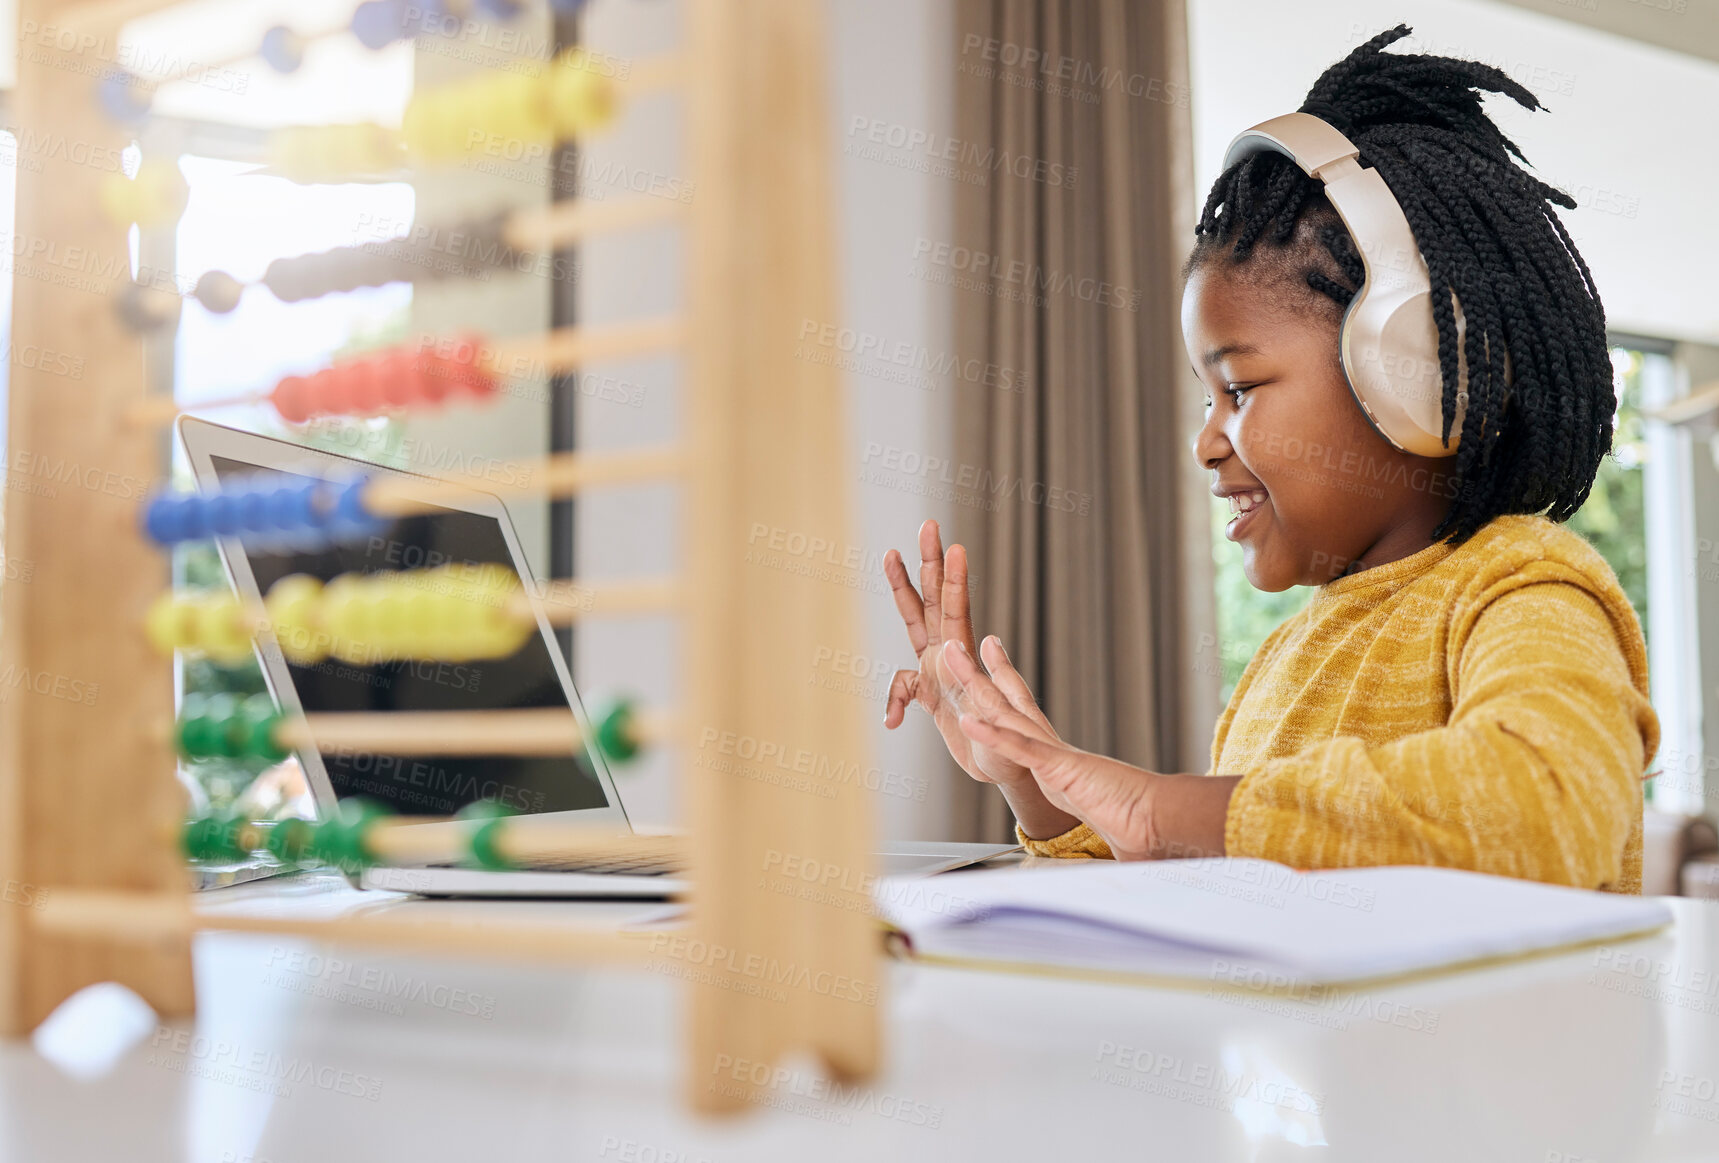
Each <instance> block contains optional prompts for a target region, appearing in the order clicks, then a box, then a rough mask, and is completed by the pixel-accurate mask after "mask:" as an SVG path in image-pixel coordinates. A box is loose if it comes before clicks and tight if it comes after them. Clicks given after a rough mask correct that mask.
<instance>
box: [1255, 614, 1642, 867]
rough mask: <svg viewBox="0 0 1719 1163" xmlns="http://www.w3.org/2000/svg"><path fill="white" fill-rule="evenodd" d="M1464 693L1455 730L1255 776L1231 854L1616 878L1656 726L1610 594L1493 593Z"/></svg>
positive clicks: (1267, 766)
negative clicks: (1611, 611) (1634, 676)
mask: <svg viewBox="0 0 1719 1163" xmlns="http://www.w3.org/2000/svg"><path fill="white" fill-rule="evenodd" d="M1452 692H1453V695H1452V697H1453V706H1452V710H1451V714H1450V718H1449V720H1448V721H1447V723H1446V725H1445V726H1443V727H1440V728H1437V729H1434V730H1430V731H1421V732H1418V733H1416V734H1413V735H1407V736H1404V737H1402V738H1398V739H1394V740H1389V741H1386V742H1384V743H1381V744H1379V745H1377V746H1371V747H1370V746H1368V745H1367V744H1366V743H1365V742H1364V741H1363V740H1361V739H1359V738H1355V737H1350V736H1339V737H1337V738H1334V739H1329V740H1326V741H1324V742H1321V743H1318V744H1315V745H1313V746H1311V747H1308V748H1306V749H1305V750H1302V751H1300V752H1298V753H1296V754H1294V755H1289V756H1284V757H1280V758H1277V759H1271V760H1267V761H1265V762H1263V763H1261V764H1260V765H1258V766H1256V767H1254V768H1253V769H1252V770H1250V771H1247V772H1244V773H1242V776H1243V778H1242V779H1241V781H1240V782H1239V783H1238V784H1237V785H1236V789H1235V792H1234V794H1233V795H1232V796H1231V799H1230V805H1229V810H1228V812H1227V814H1226V817H1225V829H1224V832H1225V835H1224V840H1225V850H1226V852H1227V853H1228V854H1229V855H1232V856H1257V857H1262V858H1264V859H1267V860H1275V861H1278V862H1280V863H1283V864H1288V865H1290V866H1292V867H1295V868H1332V867H1343V866H1354V865H1376V864H1438V865H1445V866H1449V867H1454V868H1466V869H1472V870H1474V871H1478V872H1488V873H1494V874H1497V875H1502V876H1515V877H1522V878H1525V879H1530V880H1540V881H1547V882H1551V883H1556V884H1570V885H1578V886H1582V887H1587V888H1598V887H1601V886H1605V885H1615V884H1617V883H1618V882H1619V880H1620V878H1621V877H1622V876H1623V859H1624V856H1623V854H1624V849H1625V845H1626V842H1627V841H1628V839H1629V837H1630V835H1631V829H1632V826H1633V824H1634V822H1635V821H1636V820H1639V818H1640V816H1641V813H1642V790H1641V777H1642V773H1643V772H1644V771H1645V770H1646V768H1647V763H1648V760H1650V759H1651V758H1652V757H1653V753H1654V751H1655V750H1656V749H1657V748H1658V746H1659V721H1658V719H1657V718H1656V716H1655V715H1654V711H1653V707H1652V705H1651V704H1650V703H1649V702H1648V699H1647V697H1646V696H1645V694H1644V693H1643V692H1642V691H1640V690H1638V689H1637V688H1636V686H1635V685H1634V683H1633V682H1632V681H1631V678H1630V668H1629V665H1628V661H1627V659H1626V657H1625V655H1624V653H1623V650H1622V649H1621V647H1620V643H1619V639H1618V638H1617V635H1616V632H1615V631H1614V629H1613V623H1612V621H1611V619H1610V617H1609V616H1608V615H1607V613H1606V610H1605V607H1604V606H1603V605H1601V603H1600V601H1599V600H1598V599H1597V598H1596V597H1595V596H1594V595H1593V594H1591V593H1589V592H1588V591H1587V590H1586V589H1584V588H1582V587H1581V586H1579V585H1576V584H1573V583H1570V582H1561V581H1560V582H1536V583H1533V584H1530V585H1525V586H1521V587H1519V588H1517V589H1514V590H1511V591H1509V592H1508V593H1506V594H1504V595H1502V596H1500V597H1498V598H1496V599H1494V600H1493V601H1492V602H1490V603H1489V604H1488V605H1487V606H1486V608H1485V609H1484V610H1482V612H1481V613H1480V614H1479V616H1478V617H1476V619H1475V621H1474V623H1473V626H1472V628H1471V630H1470V632H1469V635H1468V638H1467V639H1466V641H1465V642H1464V643H1463V644H1462V645H1461V648H1460V653H1459V657H1458V659H1457V661H1456V663H1455V674H1454V678H1453V682H1452ZM1353 697H1357V698H1365V697H1366V692H1353Z"/></svg>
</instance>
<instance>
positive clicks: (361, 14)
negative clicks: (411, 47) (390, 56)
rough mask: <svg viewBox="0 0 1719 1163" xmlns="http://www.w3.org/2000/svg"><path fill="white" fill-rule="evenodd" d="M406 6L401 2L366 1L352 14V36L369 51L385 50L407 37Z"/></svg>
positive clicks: (393, 0)
mask: <svg viewBox="0 0 1719 1163" xmlns="http://www.w3.org/2000/svg"><path fill="white" fill-rule="evenodd" d="M405 26H406V6H405V4H404V3H401V2H399V0H364V3H362V4H360V5H359V6H358V7H357V8H355V9H353V12H352V35H353V36H355V37H357V38H358V43H359V44H361V45H363V46H364V47H365V48H368V49H384V48H387V47H388V46H389V45H391V44H393V43H394V42H395V41H397V40H401V39H404V37H405V35H406V27H405Z"/></svg>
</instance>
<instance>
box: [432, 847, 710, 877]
mask: <svg viewBox="0 0 1719 1163" xmlns="http://www.w3.org/2000/svg"><path fill="white" fill-rule="evenodd" d="M660 847H661V851H657V852H647V853H635V854H633V855H630V856H609V857H602V856H533V857H531V858H529V859H526V860H521V861H520V862H519V865H518V867H519V870H520V871H522V872H590V873H598V874H603V875H610V876H671V875H673V874H674V873H677V872H684V871H685V870H686V866H685V863H684V862H683V860H682V859H681V857H680V856H679V854H678V853H676V852H675V851H673V850H672V847H671V845H662V846H660ZM430 867H431V868H464V867H467V866H466V865H463V864H456V863H454V862H452V861H449V862H447V863H445V864H432V865H430Z"/></svg>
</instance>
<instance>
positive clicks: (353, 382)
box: [342, 356, 388, 416]
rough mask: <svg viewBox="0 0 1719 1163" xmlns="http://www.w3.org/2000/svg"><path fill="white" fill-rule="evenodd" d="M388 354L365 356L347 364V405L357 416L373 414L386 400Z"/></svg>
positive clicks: (345, 367) (345, 368)
mask: <svg viewBox="0 0 1719 1163" xmlns="http://www.w3.org/2000/svg"><path fill="white" fill-rule="evenodd" d="M385 360H386V356H365V357H364V358H362V359H355V360H353V361H351V362H350V363H348V364H346V365H345V366H344V367H343V368H342V370H343V371H344V372H345V373H346V387H347V395H346V401H347V407H348V409H349V411H350V414H352V415H355V416H373V415H375V414H376V413H377V412H380V411H381V410H382V408H383V405H384V404H385V402H386V399H385V396H384V392H383V386H384V385H385V384H386V383H387V377H388V368H387V366H386V364H385Z"/></svg>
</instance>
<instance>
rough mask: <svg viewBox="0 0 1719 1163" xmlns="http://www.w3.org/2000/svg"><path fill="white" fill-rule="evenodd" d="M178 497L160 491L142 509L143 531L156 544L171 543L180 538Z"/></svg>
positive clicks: (180, 523)
mask: <svg viewBox="0 0 1719 1163" xmlns="http://www.w3.org/2000/svg"><path fill="white" fill-rule="evenodd" d="M182 524H183V522H182V521H180V519H179V498H178V497H175V496H174V495H173V494H171V493H162V494H161V495H160V496H158V497H156V498H155V499H154V500H152V501H150V502H149V507H148V508H147V509H145V510H144V511H143V531H144V533H146V534H147V535H148V536H149V539H150V540H151V541H153V542H155V544H157V545H172V544H173V543H174V542H176V541H178V540H179V539H180V537H179V529H180V526H181V525H182Z"/></svg>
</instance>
